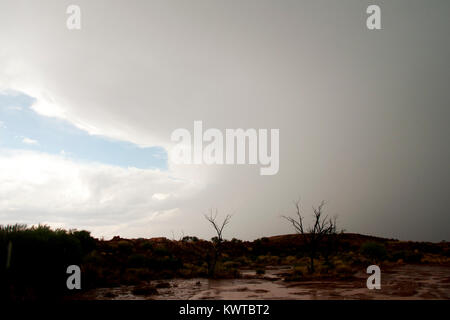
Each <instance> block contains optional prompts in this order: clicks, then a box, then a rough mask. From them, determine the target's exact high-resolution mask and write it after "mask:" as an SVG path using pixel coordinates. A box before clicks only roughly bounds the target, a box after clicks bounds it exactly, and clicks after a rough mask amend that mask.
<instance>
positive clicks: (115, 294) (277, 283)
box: [78, 265, 450, 300]
mask: <svg viewBox="0 0 450 320" xmlns="http://www.w3.org/2000/svg"><path fill="white" fill-rule="evenodd" d="M288 269H289V267H284V268H283V267H272V268H268V269H267V271H266V274H265V275H264V276H263V277H257V276H256V274H255V272H254V271H252V270H243V271H242V278H240V279H224V280H210V279H200V278H198V279H172V280H167V281H166V280H164V281H152V282H151V283H149V284H151V285H155V286H158V284H159V287H163V288H158V289H157V290H158V294H157V295H147V296H145V295H134V294H132V290H133V288H134V287H133V286H121V287H117V288H99V289H95V290H92V291H90V292H87V293H84V294H83V295H81V296H79V297H78V298H80V299H125V300H130V299H133V300H134V299H167V300H169V299H194V300H203V299H288V300H295V299H308V300H309V299H333V300H336V299H337V300H341V299H450V267H442V266H418V265H404V266H400V267H396V268H392V269H390V270H382V273H381V289H380V290H368V289H367V287H366V279H367V276H368V275H367V274H365V273H364V272H360V273H357V274H356V275H355V277H354V278H352V279H351V280H330V281H302V282H285V281H283V274H285V273H286V272H288V271H289V270H288ZM164 287H166V288H164Z"/></svg>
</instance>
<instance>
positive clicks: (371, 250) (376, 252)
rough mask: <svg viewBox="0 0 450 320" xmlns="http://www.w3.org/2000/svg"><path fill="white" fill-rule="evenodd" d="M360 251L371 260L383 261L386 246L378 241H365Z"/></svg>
mask: <svg viewBox="0 0 450 320" xmlns="http://www.w3.org/2000/svg"><path fill="white" fill-rule="evenodd" d="M361 253H362V254H363V255H364V256H365V257H366V258H368V259H370V260H372V261H383V260H384V259H385V258H386V247H385V246H384V245H383V244H381V243H378V242H371V241H369V242H365V243H363V244H362V245H361Z"/></svg>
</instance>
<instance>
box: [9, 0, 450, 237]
mask: <svg viewBox="0 0 450 320" xmlns="http://www.w3.org/2000/svg"><path fill="white" fill-rule="evenodd" d="M71 4H74V3H73V2H72V1H57V0H54V1H52V0H44V1H39V2H37V1H21V0H15V1H12V0H3V1H1V2H0V224H10V223H26V224H29V225H33V224H38V223H44V224H48V225H50V226H53V227H63V228H77V229H87V230H90V231H92V233H93V235H94V236H96V237H105V238H111V237H113V236H115V235H120V236H122V237H132V238H137V237H156V236H166V237H168V238H172V237H174V238H179V237H181V236H182V235H196V236H199V237H202V238H206V239H209V238H211V237H212V236H214V234H213V230H212V229H211V228H210V226H209V225H208V222H207V221H206V220H205V219H204V217H203V215H204V214H205V213H208V212H209V210H210V209H211V208H214V209H215V208H217V209H218V212H219V214H220V217H224V216H225V215H226V214H233V217H232V220H231V223H230V224H229V226H228V228H227V230H225V232H224V236H225V238H229V239H231V238H232V237H236V238H241V239H246V240H251V239H255V238H259V237H263V236H271V235H278V234H286V233H292V232H293V230H292V228H291V226H290V225H289V224H288V223H287V222H286V221H285V220H283V219H282V218H281V215H291V214H294V210H293V209H294V206H293V201H295V200H297V199H298V198H300V199H301V203H302V208H303V210H304V211H303V212H304V215H305V216H306V217H307V219H306V222H310V220H309V217H310V215H311V214H312V206H317V205H318V204H319V203H320V201H321V200H325V201H326V206H325V212H326V213H327V214H329V215H330V216H337V217H338V220H337V221H338V227H339V228H341V229H345V230H346V231H347V232H356V233H363V234H370V235H377V236H383V237H389V238H396V239H401V240H423V241H441V240H450V228H449V226H450V212H449V210H450V209H449V208H450V199H449V197H448V192H449V190H450V169H449V165H448V164H449V163H450V148H449V147H448V141H449V137H450V126H449V125H448V123H449V120H450V90H449V83H450V79H449V78H450V62H449V60H448V57H449V56H450V43H449V38H448V32H449V30H450V20H449V19H448V15H449V13H450V2H448V1H446V0H442V1H440V0H432V1H427V2H424V1H419V0H408V1H406V0H399V1H356V0H346V1H323V0H316V1H312V0H311V1H299V0H296V1H294V0H292V1H291V0H280V1H273V0H270V1H269V0H243V1H219V0H213V1H206V0H200V1H181V0H173V1H138V0H134V1H123V0H111V1H106V0H98V1H76V4H77V5H79V6H80V8H81V29H80V30H68V29H67V27H66V20H67V18H68V14H67V13H66V9H67V7H68V6H69V5H71ZM370 4H378V5H379V6H380V8H381V25H382V29H381V30H368V29H367V27H366V19H367V17H368V15H367V13H366V8H367V6H369V5H370ZM194 121H202V122H203V126H204V127H205V128H217V129H219V130H223V131H225V130H226V129H235V128H244V129H247V128H259V129H269V130H270V129H279V133H280V138H279V141H280V149H279V153H280V155H279V157H280V165H279V171H278V173H277V174H276V175H272V176H261V175H260V174H259V166H255V165H205V164H200V165H176V164H174V163H173V161H171V155H170V150H171V148H173V146H174V143H173V141H171V139H170V137H171V133H172V132H173V131H174V130H176V129H178V128H186V129H188V130H189V131H191V132H192V130H193V124H194Z"/></svg>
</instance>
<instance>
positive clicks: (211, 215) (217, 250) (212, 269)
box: [205, 209, 231, 276]
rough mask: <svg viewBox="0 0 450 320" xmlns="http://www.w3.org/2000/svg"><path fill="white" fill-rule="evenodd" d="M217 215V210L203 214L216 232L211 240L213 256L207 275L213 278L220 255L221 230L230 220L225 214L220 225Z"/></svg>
mask: <svg viewBox="0 0 450 320" xmlns="http://www.w3.org/2000/svg"><path fill="white" fill-rule="evenodd" d="M217 215H218V210H217V209H216V210H215V211H214V210H213V209H211V210H210V212H209V215H206V214H205V219H206V220H207V221H208V222H209V223H210V224H211V225H212V226H213V228H214V230H215V231H216V234H217V237H215V239H214V238H213V240H212V242H213V247H214V254H213V257H212V261H211V263H209V261H208V264H209V270H208V272H209V275H210V276H214V272H215V270H216V265H217V261H218V260H219V258H220V255H221V249H222V248H221V245H222V242H223V236H222V234H223V229H224V228H225V226H226V225H227V224H228V223H230V220H231V215H230V214H227V215H226V217H225V219H224V220H223V221H222V223H220V222H219V221H218V220H217Z"/></svg>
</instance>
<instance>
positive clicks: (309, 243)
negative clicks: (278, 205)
mask: <svg viewBox="0 0 450 320" xmlns="http://www.w3.org/2000/svg"><path fill="white" fill-rule="evenodd" d="M294 205H295V208H296V217H288V216H283V218H284V219H286V220H287V221H289V222H290V223H291V224H292V225H293V226H294V229H295V231H296V232H297V233H299V234H301V235H302V236H303V241H304V242H305V244H306V248H307V250H308V254H309V259H310V266H309V272H311V273H313V272H314V259H315V258H316V255H317V250H318V247H319V244H320V243H321V241H322V240H323V239H324V237H328V236H330V235H333V234H336V219H334V220H333V219H331V218H328V216H325V217H324V216H323V207H324V205H325V201H322V202H321V203H320V204H319V206H318V207H317V208H314V207H313V212H314V224H313V226H312V227H309V228H308V229H305V228H304V226H303V216H302V213H301V208H300V201H296V202H294Z"/></svg>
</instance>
